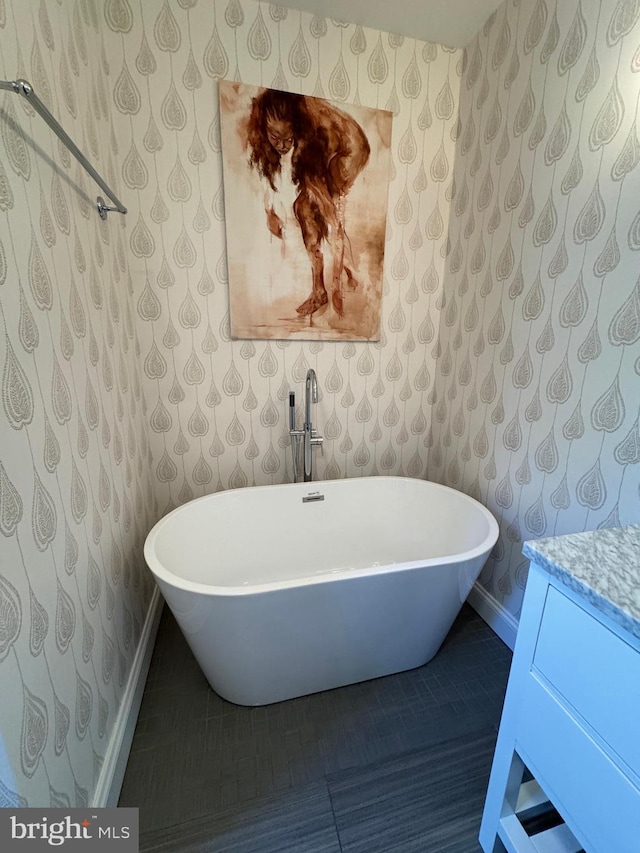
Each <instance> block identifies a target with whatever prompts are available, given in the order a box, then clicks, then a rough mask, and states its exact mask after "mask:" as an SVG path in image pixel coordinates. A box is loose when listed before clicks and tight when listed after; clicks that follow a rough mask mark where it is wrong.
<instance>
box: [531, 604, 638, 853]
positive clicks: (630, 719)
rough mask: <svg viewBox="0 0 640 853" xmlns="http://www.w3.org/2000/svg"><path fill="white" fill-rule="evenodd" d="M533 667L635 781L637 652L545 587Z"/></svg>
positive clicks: (636, 770) (636, 771)
mask: <svg viewBox="0 0 640 853" xmlns="http://www.w3.org/2000/svg"><path fill="white" fill-rule="evenodd" d="M533 666H534V670H538V672H540V673H541V674H542V675H543V676H544V677H545V678H546V679H547V681H548V682H549V683H550V684H551V685H552V686H553V688H554V690H556V691H557V693H558V695H559V696H560V697H562V699H563V700H564V701H565V702H566V703H567V705H568V706H569V708H570V709H571V708H573V709H575V711H577V712H578V714H579V715H580V716H581V717H582V718H583V719H584V720H585V721H586V722H587V723H588V724H589V726H591V728H592V729H594V730H595V732H597V734H598V735H599V736H600V737H601V738H602V740H603V741H604V742H605V743H606V744H607V745H608V747H610V748H611V750H612V751H613V752H614V753H617V756H620V757H622V758H623V759H624V761H625V762H626V764H627V766H628V767H629V768H631V770H632V771H633V772H634V773H635V774H637V776H638V777H640V652H639V651H638V649H637V648H635V647H634V646H632V645H630V644H629V643H627V642H625V641H624V640H622V639H621V638H620V637H619V636H618V635H617V634H615V633H614V632H613V631H611V630H609V629H608V628H606V627H605V626H604V625H602V624H601V623H600V622H597V621H596V620H595V619H594V618H593V617H592V616H590V615H589V614H588V613H587V612H585V611H584V610H583V609H582V608H581V607H579V606H578V605H577V604H575V603H574V602H573V601H571V600H570V599H568V598H567V597H566V596H564V595H563V594H562V593H561V592H559V591H558V590H557V589H555V588H553V587H550V588H549V592H548V595H547V599H546V603H545V607H544V612H543V615H542V622H541V625H540V632H539V635H538V641H537V644H536V650H535V655H534V659H533ZM639 807H640V804H639ZM639 849H640V848H639Z"/></svg>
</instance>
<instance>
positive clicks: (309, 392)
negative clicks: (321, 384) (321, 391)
mask: <svg viewBox="0 0 640 853" xmlns="http://www.w3.org/2000/svg"><path fill="white" fill-rule="evenodd" d="M317 402H318V377H317V376H316V372H315V370H314V369H313V367H310V368H309V370H307V378H306V380H305V383H304V423H305V427H306V425H307V424H311V403H317Z"/></svg>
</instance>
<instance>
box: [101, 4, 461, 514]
mask: <svg viewBox="0 0 640 853" xmlns="http://www.w3.org/2000/svg"><path fill="white" fill-rule="evenodd" d="M105 19H106V22H107V25H108V26H109V28H110V30H111V31H112V32H113V33H114V35H116V36H117V39H112V40H111V42H110V43H111V45H112V50H111V53H110V62H111V66H112V69H113V75H112V78H111V80H112V82H113V86H112V90H111V97H112V101H113V103H114V105H115V109H116V111H117V112H118V113H120V116H119V117H118V121H117V122H114V127H115V129H116V134H117V139H118V146H119V149H120V152H121V155H122V173H121V177H122V182H123V183H124V185H125V186H126V188H127V191H126V195H127V202H128V204H129V206H130V210H131V213H130V216H129V220H130V223H131V230H130V231H129V250H130V263H131V268H132V272H133V281H134V299H135V303H136V315H137V317H136V322H137V327H138V331H139V334H140V342H141V347H142V353H141V359H142V369H143V374H144V376H143V381H144V383H145V395H146V399H147V401H148V405H149V425H150V428H151V445H152V449H153V457H154V473H155V476H156V479H157V486H158V491H157V494H158V500H159V503H160V507H161V509H162V510H165V509H169V508H171V507H173V506H175V505H177V504H180V503H182V502H184V501H186V500H189V499H190V498H193V497H198V496H200V495H202V494H205V493H208V492H212V491H216V490H219V489H226V488H234V487H238V486H246V485H254V484H265V483H282V482H289V481H291V479H292V465H291V448H290V442H289V434H288V416H287V409H286V406H287V403H288V392H289V390H290V389H291V390H295V391H296V392H297V403H298V407H299V418H301V417H302V415H301V412H300V409H301V407H302V404H303V391H304V378H305V374H306V371H307V369H308V368H309V367H314V368H315V370H316V372H317V374H318V378H319V383H320V392H321V399H320V401H319V403H318V407H317V415H316V417H315V423H316V425H317V427H318V429H319V431H320V432H321V433H322V434H323V435H324V440H325V441H324V448H323V451H322V453H315V465H316V469H315V470H316V476H317V478H319V479H322V478H336V477H343V476H361V475H368V474H406V475H411V476H424V474H425V470H426V460H427V454H428V450H427V447H426V445H425V439H427V434H428V427H429V423H430V420H431V407H432V399H431V393H432V389H433V377H434V373H435V362H436V358H437V346H438V345H437V332H438V326H439V314H440V299H441V292H442V286H443V277H444V257H445V252H446V234H447V225H448V220H449V209H450V200H449V198H450V191H451V179H452V169H453V156H454V149H455V134H456V119H457V97H458V91H459V86H460V76H459V75H460V66H461V60H462V52H461V51H449V50H445V49H443V48H442V47H439V46H436V45H432V44H425V43H417V42H415V41H409V40H407V39H403V38H401V37H398V36H393V35H387V34H384V33H379V32H374V31H371V30H366V29H363V28H361V27H356V26H354V25H348V24H343V23H341V22H338V21H333V20H327V19H324V18H318V17H313V16H311V15H308V14H303V13H300V12H294V11H291V10H289V9H285V8H283V7H281V6H276V5H269V4H268V3H256V2H253V0H245V1H244V2H239V0H231V2H229V0H217V2H212V0H208V2H197V3H194V2H182V0H179V2H173V3H169V2H160V0H154V2H144V3H142V2H139V0H118V2H115V0H112V2H110V0H107V1H106V2H105ZM116 44H117V48H116V46H115V45H116ZM221 78H228V79H234V80H238V81H242V82H244V83H249V84H253V85H268V86H271V87H275V88H282V89H287V90H290V91H294V92H301V93H303V94H309V95H319V96H322V97H327V98H331V99H333V100H334V101H336V102H338V103H340V102H349V103H356V104H363V105H366V106H370V107H380V108H385V109H388V110H391V111H392V112H393V113H394V127H393V139H392V158H393V174H392V182H391V187H390V195H389V204H388V214H387V234H386V238H387V239H386V247H385V277H384V282H383V291H384V293H383V306H382V313H383V319H382V337H381V340H380V342H379V343H376V344H364V343H355V344H354V343H346V344H335V343H327V342H304V343H299V342H295V343H294V342H292V341H277V342H265V341H252V340H244V341H243V340H236V341H233V340H231V338H230V331H229V314H228V303H229V297H228V273H227V265H226V247H225V230H224V196H223V183H222V160H221V153H220V117H219V112H218V80H220V79H221Z"/></svg>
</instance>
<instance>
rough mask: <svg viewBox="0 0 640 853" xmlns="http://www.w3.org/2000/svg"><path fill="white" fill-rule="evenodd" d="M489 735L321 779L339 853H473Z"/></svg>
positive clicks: (488, 760)
mask: <svg viewBox="0 0 640 853" xmlns="http://www.w3.org/2000/svg"><path fill="white" fill-rule="evenodd" d="M495 738H496V732H495V729H493V728H489V729H485V730H483V731H481V732H474V733H473V734H469V735H465V736H463V737H457V738H455V739H453V740H450V741H447V742H445V743H440V744H437V745H436V746H432V747H430V748H429V749H426V750H421V751H418V752H411V753H409V754H408V755H405V756H402V757H399V758H394V759H391V760H389V761H386V762H380V763H378V764H376V765H374V766H372V767H369V768H364V769H363V768H358V769H357V770H347V771H344V772H342V773H336V774H331V775H329V777H328V778H327V784H328V786H329V793H330V794H331V800H332V803H333V810H334V815H335V819H336V826H337V827H338V834H339V837H340V844H341V849H342V851H343V853H414V851H415V853H425V851H429V853H439V851H442V852H443V853H445V851H446V853H453V851H456V853H458V851H459V853H463V851H464V853H477V851H480V847H479V845H478V841H477V838H478V830H479V828H480V814H481V811H482V804H483V802H484V796H485V793H486V787H487V782H488V779H489V771H490V768H491V759H492V756H493V749H494V746H495Z"/></svg>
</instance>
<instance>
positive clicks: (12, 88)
mask: <svg viewBox="0 0 640 853" xmlns="http://www.w3.org/2000/svg"><path fill="white" fill-rule="evenodd" d="M0 89H6V90H7V91H8V92H15V93H16V94H17V95H22V96H23V97H24V98H26V100H27V101H29V103H30V104H31V106H32V107H33V108H34V110H35V111H36V112H37V113H38V114H39V115H40V116H41V117H42V118H43V119H44V120H45V121H46V123H47V124H48V125H49V127H50V128H51V130H53V132H54V133H55V134H56V135H57V136H58V138H59V139H60V140H61V141H62V142H63V143H64V145H66V146H67V148H68V149H69V151H70V152H71V153H72V154H73V156H74V157H75V158H76V160H77V161H78V163H80V165H81V166H82V168H83V169H85V171H86V172H88V173H89V174H90V175H91V177H92V178H93V180H94V181H95V182H96V183H97V184H98V186H99V187H100V188H101V189H102V190H103V192H105V193H106V194H107V195H108V196H109V198H110V199H111V201H112V202H113V203H114V205H115V207H110V206H108V205H107V204H105V201H104V199H103V198H102V197H101V196H98V198H97V200H96V207H97V209H98V213H99V214H100V219H106V218H107V213H108V211H110V210H116V211H117V212H118V213H126V212H127V208H126V207H125V206H124V205H123V204H122V202H121V201H120V200H119V199H118V197H117V196H116V195H115V193H114V192H113V191H112V190H111V189H110V188H109V185H108V184H107V183H106V182H105V181H104V180H103V179H102V178H101V177H100V175H99V174H98V173H97V172H96V170H95V169H94V168H93V166H92V165H91V163H90V162H89V161H88V160H87V158H86V157H85V156H84V154H83V153H82V151H81V150H80V149H79V148H78V146H77V145H76V144H75V142H74V141H73V139H71V137H70V136H69V134H68V133H67V132H66V131H65V130H64V128H63V127H62V126H61V125H60V123H59V122H58V121H56V119H55V118H54V117H53V116H52V115H51V113H50V112H49V110H48V109H47V108H46V107H45V105H44V104H43V103H42V101H41V100H40V98H39V97H38V96H37V95H36V93H35V92H34V91H33V86H32V85H31V83H29V82H27V80H0Z"/></svg>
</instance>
